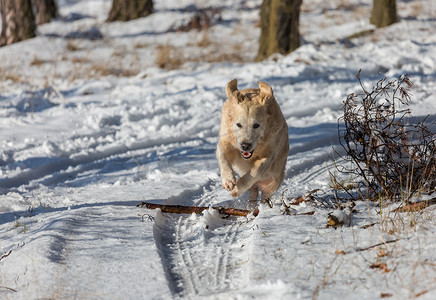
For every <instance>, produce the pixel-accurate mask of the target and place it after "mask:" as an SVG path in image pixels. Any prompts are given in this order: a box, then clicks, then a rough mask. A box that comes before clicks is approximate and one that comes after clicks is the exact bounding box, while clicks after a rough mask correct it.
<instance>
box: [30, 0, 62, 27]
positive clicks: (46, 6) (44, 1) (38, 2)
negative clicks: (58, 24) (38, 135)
mask: <svg viewBox="0 0 436 300" xmlns="http://www.w3.org/2000/svg"><path fill="white" fill-rule="evenodd" d="M35 7H36V24H38V25H41V24H45V23H49V22H51V20H53V19H54V18H56V17H57V15H58V7H57V5H56V2H55V0H35Z"/></svg>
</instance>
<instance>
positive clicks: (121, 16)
mask: <svg viewBox="0 0 436 300" xmlns="http://www.w3.org/2000/svg"><path fill="white" fill-rule="evenodd" d="M152 12H153V0H113V2H112V8H111V10H110V12H109V18H108V19H107V21H108V22H113V21H129V20H133V19H137V18H142V17H146V16H148V15H149V14H151V13H152Z"/></svg>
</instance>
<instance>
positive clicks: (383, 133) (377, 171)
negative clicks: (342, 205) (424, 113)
mask: <svg viewBox="0 0 436 300" xmlns="http://www.w3.org/2000/svg"><path fill="white" fill-rule="evenodd" d="M357 79H358V81H359V83H360V86H361V89H362V92H360V93H357V94H355V93H352V94H350V95H348V97H347V99H346V100H345V102H344V106H343V109H344V116H343V117H341V118H340V119H339V120H338V134H339V140H340V144H341V146H342V147H343V149H344V150H345V156H344V159H345V161H346V162H347V164H345V165H336V168H337V169H338V171H340V172H341V173H345V174H347V175H348V176H351V177H353V178H356V180H357V182H356V186H355V187H356V189H357V191H358V194H359V197H364V198H368V199H373V200H376V199H380V197H381V198H383V199H389V200H397V199H403V200H406V201H408V200H410V198H411V197H412V196H414V195H416V194H417V193H426V192H427V193H431V192H433V191H435V188H436V172H435V171H436V170H435V169H436V158H435V155H436V135H435V134H434V133H432V132H431V130H430V129H431V126H434V125H435V122H428V121H427V120H428V117H427V118H425V119H424V120H422V121H420V122H415V123H412V122H411V123H409V122H410V121H413V120H412V119H411V115H410V110H409V108H408V106H409V102H410V94H409V89H410V88H411V87H412V86H413V84H412V82H411V81H410V80H409V78H408V77H407V75H404V76H400V77H399V78H398V79H396V80H392V81H387V80H386V78H384V79H381V80H379V81H378V82H377V84H376V86H374V87H373V88H372V90H371V91H369V90H367V89H366V88H365V87H364V86H363V84H362V82H361V80H360V71H359V73H358V74H357Z"/></svg>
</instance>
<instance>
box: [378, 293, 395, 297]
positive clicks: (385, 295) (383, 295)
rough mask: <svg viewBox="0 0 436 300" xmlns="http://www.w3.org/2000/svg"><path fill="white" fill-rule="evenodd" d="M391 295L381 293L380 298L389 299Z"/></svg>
mask: <svg viewBox="0 0 436 300" xmlns="http://www.w3.org/2000/svg"><path fill="white" fill-rule="evenodd" d="M392 296H393V295H392V294H391V293H381V294H380V298H390V297H392Z"/></svg>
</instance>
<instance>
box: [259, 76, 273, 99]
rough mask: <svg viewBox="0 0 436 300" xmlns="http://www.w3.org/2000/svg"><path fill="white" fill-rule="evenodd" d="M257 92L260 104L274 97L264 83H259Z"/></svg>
mask: <svg viewBox="0 0 436 300" xmlns="http://www.w3.org/2000/svg"><path fill="white" fill-rule="evenodd" d="M259 91H260V92H259V96H260V100H259V102H260V104H265V103H266V101H267V100H268V99H271V98H273V97H274V94H273V91H272V89H271V87H270V86H269V85H268V84H267V83H265V82H262V81H259Z"/></svg>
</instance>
